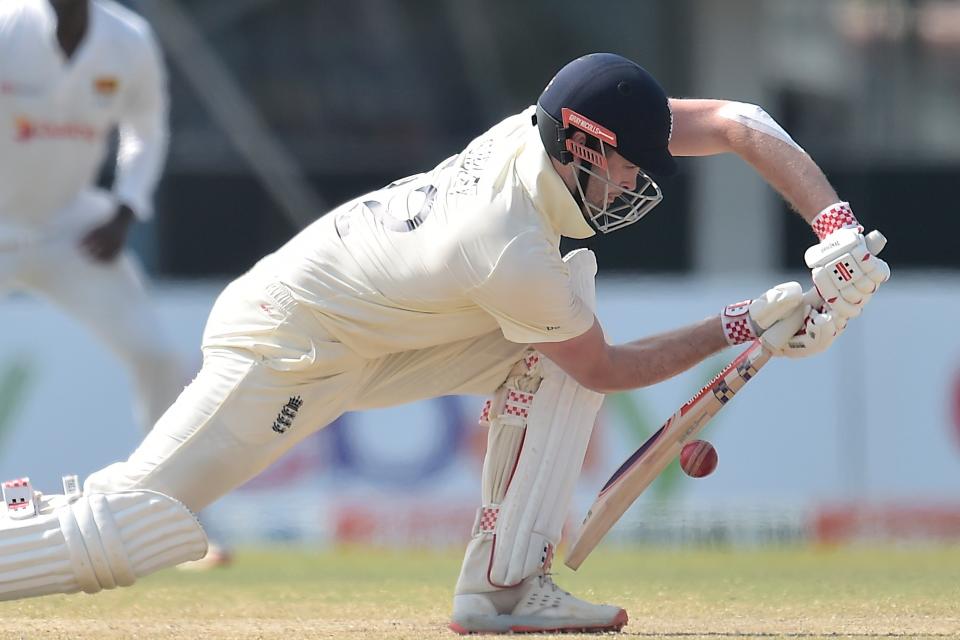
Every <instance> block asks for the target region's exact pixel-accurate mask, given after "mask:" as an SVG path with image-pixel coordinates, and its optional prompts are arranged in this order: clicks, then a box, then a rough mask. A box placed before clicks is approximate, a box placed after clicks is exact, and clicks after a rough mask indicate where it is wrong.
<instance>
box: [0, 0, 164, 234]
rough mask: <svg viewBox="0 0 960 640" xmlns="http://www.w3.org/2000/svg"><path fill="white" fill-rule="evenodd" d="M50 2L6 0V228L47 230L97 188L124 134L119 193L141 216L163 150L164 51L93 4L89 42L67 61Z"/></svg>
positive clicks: (0, 103) (2, 34) (1, 64)
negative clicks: (114, 140)
mask: <svg viewBox="0 0 960 640" xmlns="http://www.w3.org/2000/svg"><path fill="white" fill-rule="evenodd" d="M56 29H57V17H56V14H55V13H54V11H53V8H52V7H51V6H50V3H49V2H48V1H47V0H0V229H2V228H3V226H7V227H12V228H18V227H19V228H25V229H36V228H42V227H50V226H55V225H57V224H60V223H61V222H63V221H59V220H56V219H55V217H56V214H57V212H58V211H59V210H61V209H63V208H64V207H65V206H66V205H68V204H69V203H70V202H71V201H72V200H73V199H74V198H75V197H76V196H77V194H78V193H79V192H80V191H81V190H82V189H84V188H85V187H87V186H90V185H92V184H93V183H94V182H95V180H96V178H97V175H98V172H99V169H100V165H101V163H102V162H103V160H104V156H105V154H106V152H107V148H108V141H109V137H108V136H109V134H110V132H111V131H112V130H113V129H114V128H115V127H119V133H120V151H119V157H118V159H117V172H116V180H115V182H114V187H113V191H114V194H115V196H116V198H117V200H118V201H119V202H122V203H124V204H127V205H129V206H130V207H131V208H132V209H133V210H134V212H135V213H136V214H137V215H138V216H140V217H143V218H146V217H148V216H149V215H150V214H151V204H150V202H151V197H152V193H153V189H154V187H155V186H156V183H157V179H158V177H159V175H160V171H161V168H162V164H163V160H164V155H165V153H166V143H167V97H166V87H165V81H164V73H163V68H162V62H161V57H160V53H159V50H158V48H157V45H156V43H155V42H154V38H153V35H152V32H151V30H150V27H149V26H148V25H147V23H146V22H145V21H144V20H143V19H142V18H140V17H139V16H137V15H136V14H134V13H132V12H130V11H128V10H127V9H125V8H123V7H121V6H120V5H118V4H116V3H114V2H109V1H105V0H94V1H93V2H91V5H90V23H89V27H88V30H87V33H86V35H85V36H84V38H83V40H82V41H81V43H80V45H79V47H78V48H77V50H76V51H75V52H74V54H73V56H72V57H71V58H70V59H69V60H68V59H66V57H65V55H64V53H63V50H62V49H61V48H60V45H59V43H58V42H57V36H56Z"/></svg>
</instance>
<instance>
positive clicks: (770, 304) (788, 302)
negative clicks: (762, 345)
mask: <svg viewBox="0 0 960 640" xmlns="http://www.w3.org/2000/svg"><path fill="white" fill-rule="evenodd" d="M802 303H803V288H802V287H801V286H800V283H799V282H784V283H783V284H778V285H777V286H775V287H773V288H772V289H768V290H767V291H765V292H764V293H763V294H762V295H761V296H759V297H758V298H755V299H753V300H743V301H742V302H735V303H733V304H728V305H727V306H726V307H724V309H723V311H722V312H721V313H720V322H721V326H722V327H723V334H724V336H726V338H727V343H728V344H731V345H737V344H743V343H744V342H750V341H751V340H755V339H756V338H757V337H758V336H759V335H760V334H762V333H763V332H764V330H765V329H766V328H767V327H770V326H771V325H774V324H776V322H777V321H779V320H782V319H783V318H785V317H787V316H788V315H789V314H790V313H791V312H793V311H795V310H796V309H798V308H800V307H801V306H802Z"/></svg>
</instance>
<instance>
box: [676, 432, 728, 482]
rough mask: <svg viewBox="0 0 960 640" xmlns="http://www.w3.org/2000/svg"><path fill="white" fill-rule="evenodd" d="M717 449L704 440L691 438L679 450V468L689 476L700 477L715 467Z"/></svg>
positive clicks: (711, 471) (708, 473)
mask: <svg viewBox="0 0 960 640" xmlns="http://www.w3.org/2000/svg"><path fill="white" fill-rule="evenodd" d="M718 460H719V458H718V457H717V450H716V449H714V448H713V445H712V444H710V443H709V442H707V441H706V440H691V441H690V442H688V443H687V444H685V445H683V449H681V450H680V468H681V469H683V472H684V473H685V474H687V475H688V476H690V477H691V478H702V477H704V476H708V475H710V474H711V473H713V470H714V469H716V468H717V462H718Z"/></svg>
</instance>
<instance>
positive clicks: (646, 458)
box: [565, 341, 770, 569]
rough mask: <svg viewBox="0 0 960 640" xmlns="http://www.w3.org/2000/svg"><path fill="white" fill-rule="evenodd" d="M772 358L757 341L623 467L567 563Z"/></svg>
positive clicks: (573, 563) (585, 550)
mask: <svg viewBox="0 0 960 640" xmlns="http://www.w3.org/2000/svg"><path fill="white" fill-rule="evenodd" d="M769 359H770V352H768V351H767V350H766V349H764V348H763V347H762V346H761V345H760V342H759V341H755V342H753V343H752V344H751V345H750V346H749V347H748V348H747V349H746V350H745V351H743V353H741V354H740V355H739V356H737V357H736V358H735V359H734V360H733V361H731V362H730V363H729V364H728V365H727V366H726V367H724V368H723V370H722V371H720V373H718V374H717V375H716V377H714V379H713V380H711V381H710V382H709V383H708V384H707V385H706V386H704V387H703V388H702V389H700V391H699V392H697V394H696V395H695V396H693V397H692V398H690V400H688V401H687V402H686V403H684V404H683V406H681V407H680V408H679V409H678V410H677V411H676V412H675V413H674V414H673V415H672V416H670V418H668V419H667V421H666V422H665V423H664V424H663V426H662V427H660V428H659V429H658V430H657V431H656V433H654V434H653V435H652V436H650V437H649V438H648V439H647V441H646V442H644V443H643V444H642V445H641V446H640V448H639V449H637V450H636V451H634V452H633V454H632V455H631V456H630V457H629V458H627V460H626V461H625V462H624V463H623V464H622V465H620V468H619V469H617V470H616V471H615V472H614V473H613V475H612V476H610V479H609V480H607V482H606V484H604V485H603V488H602V489H601V490H600V494H599V495H598V496H597V499H596V500H594V502H593V505H592V506H591V507H590V510H589V511H587V516H586V518H584V521H583V525H582V526H581V527H580V531H579V532H578V534H577V537H576V539H575V540H574V541H573V543H572V544H571V545H570V548H569V550H568V552H567V558H566V561H565V563H566V565H567V566H568V567H570V568H571V569H577V568H579V566H580V564H581V563H582V562H583V560H584V559H585V558H586V557H587V555H588V554H589V553H590V552H591V551H592V550H593V549H594V547H596V546H597V544H598V543H599V542H600V540H601V539H602V538H603V536H604V535H606V533H607V531H609V530H610V528H611V527H612V526H613V525H614V524H615V523H616V522H617V520H619V519H620V516H622V515H623V513H624V512H625V511H626V510H627V509H628V508H629V507H630V505H631V504H633V502H634V501H635V500H636V499H637V498H638V497H639V496H640V494H641V493H643V491H644V490H645V489H646V488H647V487H648V486H650V483H652V482H653V481H654V480H655V479H656V477H657V476H658V475H660V473H661V472H662V471H663V470H664V469H665V468H666V467H667V465H668V464H670V463H671V462H672V461H673V460H674V459H676V458H677V456H678V455H679V454H680V450H681V449H682V448H683V445H684V444H685V443H686V442H688V441H689V440H690V439H691V438H692V437H693V436H695V435H696V434H697V433H699V432H700V430H701V429H703V427H705V426H706V424H707V423H708V422H709V421H710V418H712V417H713V416H714V415H716V414H717V412H718V411H720V409H722V408H723V407H724V406H725V405H726V404H727V403H728V402H729V401H730V400H731V399H732V398H733V396H734V395H736V393H737V391H739V390H740V389H741V388H742V387H743V385H745V384H746V383H747V382H748V381H749V380H750V379H752V378H753V377H754V376H755V375H756V374H757V372H758V371H759V370H760V368H761V367H762V366H763V365H764V364H766V363H767V361H768V360H769Z"/></svg>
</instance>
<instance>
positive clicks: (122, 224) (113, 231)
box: [80, 204, 134, 262]
mask: <svg viewBox="0 0 960 640" xmlns="http://www.w3.org/2000/svg"><path fill="white" fill-rule="evenodd" d="M133 219H134V213H133V210H132V209H131V208H130V207H128V206H127V205H125V204H121V205H120V206H119V207H117V211H116V213H114V214H113V218H111V219H110V220H109V221H107V222H105V223H104V224H102V225H100V226H99V227H95V228H94V229H92V230H90V231H89V232H88V233H87V235H85V236H84V237H83V240H81V242H80V246H82V247H83V248H84V249H85V250H86V251H87V253H89V254H90V255H91V256H93V258H94V259H95V260H99V261H101V262H111V261H113V260H114V259H115V258H116V257H117V255H118V254H119V253H120V250H121V249H123V245H124V244H125V243H126V241H127V234H128V233H129V232H130V224H131V223H132V222H133Z"/></svg>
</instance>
